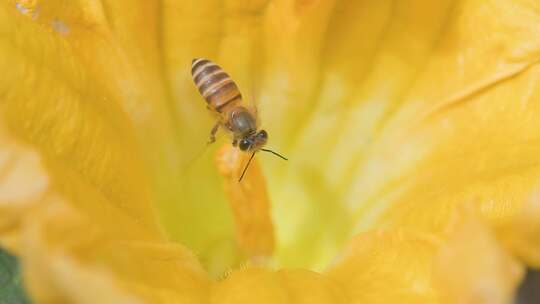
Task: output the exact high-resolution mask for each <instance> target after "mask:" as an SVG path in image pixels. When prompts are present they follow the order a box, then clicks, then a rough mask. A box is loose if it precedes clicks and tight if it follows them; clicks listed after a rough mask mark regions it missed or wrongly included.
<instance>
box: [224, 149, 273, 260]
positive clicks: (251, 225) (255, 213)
mask: <svg viewBox="0 0 540 304" xmlns="http://www.w3.org/2000/svg"><path fill="white" fill-rule="evenodd" d="M249 157H250V154H248V153H243V152H241V151H239V150H238V149H236V148H234V147H232V146H231V145H229V144H227V145H225V146H223V147H222V148H220V149H219V150H218V152H217V157H216V164H217V167H218V170H219V172H220V174H221V175H222V176H223V178H224V188H225V193H226V195H227V198H228V200H229V205H230V207H231V209H232V213H233V217H234V223H235V230H236V231H235V233H236V242H237V243H238V246H239V248H240V250H241V251H242V252H243V253H244V254H245V255H246V256H247V257H248V259H249V261H251V262H253V263H259V262H264V261H266V260H267V259H268V258H269V257H271V256H272V252H273V250H274V227H273V224H272V219H271V218H270V203H269V199H268V193H267V191H266V181H265V179H264V176H263V174H262V171H261V168H260V167H259V164H258V163H257V160H256V157H255V158H254V159H253V161H252V162H251V164H250V166H249V169H248V170H247V172H246V174H245V175H244V178H243V179H242V181H241V182H238V179H239V178H240V174H241V173H242V170H243V169H244V166H245V165H246V163H247V161H248V159H249Z"/></svg>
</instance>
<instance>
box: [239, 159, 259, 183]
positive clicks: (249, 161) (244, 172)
mask: <svg viewBox="0 0 540 304" xmlns="http://www.w3.org/2000/svg"><path fill="white" fill-rule="evenodd" d="M253 156H255V152H253V153H251V157H250V158H249V160H248V162H247V164H246V166H245V167H244V171H242V175H240V178H239V179H238V182H240V181H241V180H242V177H244V174H246V171H247V168H248V167H249V164H250V163H251V160H252V159H253Z"/></svg>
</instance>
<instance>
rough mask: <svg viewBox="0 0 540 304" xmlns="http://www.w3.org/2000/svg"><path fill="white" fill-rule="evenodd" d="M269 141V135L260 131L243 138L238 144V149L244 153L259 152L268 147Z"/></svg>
mask: <svg viewBox="0 0 540 304" xmlns="http://www.w3.org/2000/svg"><path fill="white" fill-rule="evenodd" d="M267 141H268V133H266V131H265V130H260V131H259V132H255V133H252V134H250V135H249V136H246V137H244V138H242V139H241V140H240V142H239V143H238V147H239V148H240V150H242V151H257V150H259V149H261V148H262V147H263V146H264V145H266V142H267Z"/></svg>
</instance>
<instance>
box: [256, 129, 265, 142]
mask: <svg viewBox="0 0 540 304" xmlns="http://www.w3.org/2000/svg"><path fill="white" fill-rule="evenodd" d="M257 137H259V138H260V139H263V140H266V139H268V133H266V131H265V130H261V131H259V133H258V134H257Z"/></svg>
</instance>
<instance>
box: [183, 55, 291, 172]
mask: <svg viewBox="0 0 540 304" xmlns="http://www.w3.org/2000/svg"><path fill="white" fill-rule="evenodd" d="M191 76H192V78H193V81H194V82H195V86H197V89H198V90H199V93H201V95H202V97H203V98H204V99H205V100H206V103H207V108H208V109H209V110H210V111H212V112H213V113H215V114H216V117H217V122H216V124H215V125H214V127H213V128H212V130H211V131H210V139H209V143H213V142H214V141H215V140H216V133H217V131H218V129H219V128H220V127H221V128H222V129H224V130H226V131H228V133H229V134H231V135H232V145H233V146H234V147H238V148H239V149H240V150H241V151H243V152H251V157H250V158H249V161H248V163H247V164H246V166H245V167H244V170H243V171H242V174H241V175H240V179H239V180H238V181H241V180H242V178H243V177H244V174H245V173H246V170H247V168H248V167H249V164H250V163H251V160H252V159H253V156H255V153H256V152H258V151H264V152H270V153H272V154H274V155H276V156H278V157H280V158H282V159H284V160H287V158H285V157H283V156H282V155H280V154H279V153H277V152H274V151H272V150H269V149H264V148H263V147H264V145H266V142H267V141H268V133H267V132H266V131H265V130H258V128H257V118H256V117H257V116H256V115H255V113H254V111H253V110H252V109H250V108H249V107H247V106H246V105H245V104H244V102H243V99H242V94H241V93H240V90H239V89H238V86H237V85H236V83H235V82H234V81H233V80H232V79H231V77H230V76H229V75H228V74H227V73H226V72H225V71H223V69H222V68H221V67H219V66H218V65H217V64H215V63H214V62H212V61H210V60H208V59H202V58H196V59H193V61H192V62H191Z"/></svg>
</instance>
